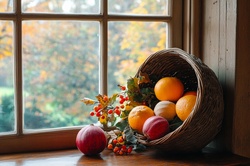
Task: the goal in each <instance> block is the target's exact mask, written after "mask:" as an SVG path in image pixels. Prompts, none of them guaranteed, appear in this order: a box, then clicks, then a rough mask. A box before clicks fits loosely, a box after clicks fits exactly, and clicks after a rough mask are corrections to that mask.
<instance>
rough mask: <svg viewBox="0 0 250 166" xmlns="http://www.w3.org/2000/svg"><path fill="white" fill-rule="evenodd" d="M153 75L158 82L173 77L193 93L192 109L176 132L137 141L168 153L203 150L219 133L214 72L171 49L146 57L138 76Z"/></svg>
mask: <svg viewBox="0 0 250 166" xmlns="http://www.w3.org/2000/svg"><path fill="white" fill-rule="evenodd" d="M140 72H143V73H147V74H148V75H150V74H154V75H157V76H159V78H162V77H166V76H175V77H177V78H179V79H180V80H181V81H182V82H183V83H184V87H185V91H188V90H197V99H196V105H195V106H194V109H193V111H192V113H191V114H190V115H189V117H188V118H187V119H186V120H185V121H184V122H183V123H182V125H181V126H179V127H178V128H177V129H176V130H174V131H172V132H170V133H168V134H167V135H165V136H164V137H162V138H160V139H157V140H152V141H149V142H148V141H145V140H144V139H142V138H140V137H138V141H139V142H140V143H142V144H144V145H146V146H151V147H154V148H157V149H161V150H164V151H169V152H177V153H179V152H196V151H199V150H201V149H202V148H203V147H205V146H206V145H207V144H208V143H209V142H210V141H212V140H213V139H214V137H215V136H216V135H217V134H218V132H219V131H220V129H221V123H222V119H223V110H224V103H223V94H222V93H223V92H222V88H221V86H220V84H219V82H218V79H217V77H216V75H215V74H214V72H213V71H212V70H211V69H210V68H209V67H208V66H206V65H205V64H204V63H202V62H201V60H200V59H199V58H197V57H195V56H193V55H190V54H188V53H186V52H184V51H183V50H181V49H177V48H171V49H166V50H161V51H158V52H156V53H154V54H152V55H150V56H149V57H148V58H147V59H146V61H145V62H144V63H143V64H142V65H141V66H140V68H139V70H138V72H137V74H136V76H139V73H140Z"/></svg>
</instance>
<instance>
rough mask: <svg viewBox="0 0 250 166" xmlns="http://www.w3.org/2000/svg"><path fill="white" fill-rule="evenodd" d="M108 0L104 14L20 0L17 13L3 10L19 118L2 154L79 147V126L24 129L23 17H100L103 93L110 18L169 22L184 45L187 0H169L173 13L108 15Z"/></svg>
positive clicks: (2, 139)
mask: <svg viewBox="0 0 250 166" xmlns="http://www.w3.org/2000/svg"><path fill="white" fill-rule="evenodd" d="M107 1H108V0H101V13H100V14H94V15H93V14H91V15H86V14H70V15H65V14H48V13H46V14H41V13H40V14H39V13H22V12H21V1H20V0H16V1H15V4H14V11H15V12H14V13H1V14H0V20H10V21H13V22H14V32H15V33H14V65H15V66H14V71H15V75H14V77H15V78H14V79H15V80H14V81H15V106H16V108H15V112H16V118H17V124H16V133H15V134H11V135H3V136H0V154H4V153H16V152H29V151H45V150H60V149H69V148H75V138H76V135H77V132H78V131H79V129H80V128H79V127H69V128H60V129H53V130H44V131H43V132H39V133H23V102H22V101H23V98H22V88H23V87H22V83H21V82H22V21H23V20H39V19H44V20H72V19H74V20H91V21H99V22H100V27H101V28H100V29H101V33H100V35H101V39H100V41H101V44H100V45H101V59H100V60H101V63H100V71H101V73H100V75H101V78H100V80H101V81H100V93H102V94H107V65H108V64H107V61H108V60H107V59H108V58H107V57H108V49H107V48H108V35H107V31H108V22H109V21H157V22H167V23H168V25H169V26H168V28H169V32H168V33H169V34H168V36H169V39H170V40H169V41H168V43H169V47H178V48H182V45H183V34H182V27H183V26H182V15H183V4H182V3H183V0H169V4H170V5H169V6H170V9H169V10H170V16H156V15H155V16H152V15H150V16H147V15H114V14H112V15H108V12H107V11H108V6H107Z"/></svg>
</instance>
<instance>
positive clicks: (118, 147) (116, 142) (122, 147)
mask: <svg viewBox="0 0 250 166" xmlns="http://www.w3.org/2000/svg"><path fill="white" fill-rule="evenodd" d="M107 148H108V149H110V150H112V151H113V152H114V153H115V154H118V155H125V154H130V153H131V152H132V150H133V146H127V145H126V144H125V140H124V138H123V137H122V136H119V137H117V138H115V139H113V140H112V141H111V143H109V144H108V147H107Z"/></svg>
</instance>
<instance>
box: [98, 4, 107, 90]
mask: <svg viewBox="0 0 250 166" xmlns="http://www.w3.org/2000/svg"><path fill="white" fill-rule="evenodd" d="M101 15H102V20H101V22H100V26H101V27H100V29H101V30H100V36H101V37H100V47H101V52H100V82H99V84H100V88H99V89H100V93H101V94H107V93H108V88H107V87H108V86H107V84H108V78H107V77H108V74H107V73H108V69H107V68H108V1H107V0H103V1H102V3H101Z"/></svg>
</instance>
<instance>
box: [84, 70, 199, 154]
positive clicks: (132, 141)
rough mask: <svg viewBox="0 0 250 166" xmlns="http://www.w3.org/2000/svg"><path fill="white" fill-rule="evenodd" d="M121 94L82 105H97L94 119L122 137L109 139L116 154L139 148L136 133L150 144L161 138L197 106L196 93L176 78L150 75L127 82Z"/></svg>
mask: <svg viewBox="0 0 250 166" xmlns="http://www.w3.org/2000/svg"><path fill="white" fill-rule="evenodd" d="M119 87H120V90H121V92H120V93H118V94H113V95H112V96H111V97H108V96H106V95H98V96H96V98H97V100H91V99H87V98H84V99H83V100H82V102H84V103H85V104H88V105H90V104H91V105H94V106H93V111H91V112H90V115H91V116H96V117H97V118H98V120H99V122H100V123H101V124H102V125H103V126H104V127H103V128H104V130H105V129H107V128H108V126H109V125H111V126H113V127H114V126H115V127H116V130H117V129H118V130H119V131H120V134H119V135H114V136H112V137H111V136H110V135H109V137H108V138H109V140H108V142H107V145H106V146H107V148H108V149H111V150H112V151H113V152H114V153H115V154H120V155H124V154H130V153H131V151H132V149H136V148H138V147H141V146H138V142H137V141H136V137H135V136H134V135H135V134H139V135H142V136H144V137H145V138H146V139H147V141H151V140H155V139H159V138H161V137H163V136H165V135H166V134H167V133H169V132H171V131H173V130H175V129H176V128H178V127H179V126H180V125H181V124H182V122H183V121H185V120H186V119H187V118H188V116H189V115H190V113H191V112H192V110H193V108H194V106H195V103H196V96H197V94H196V91H194V90H192V91H191V90H187V89H185V87H184V84H183V83H182V82H181V80H180V79H178V78H177V77H174V76H172V77H170V76H169V77H163V78H160V79H158V78H157V77H155V76H148V75H147V74H145V73H140V76H139V77H134V78H130V79H128V80H127V86H120V85H119Z"/></svg>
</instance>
